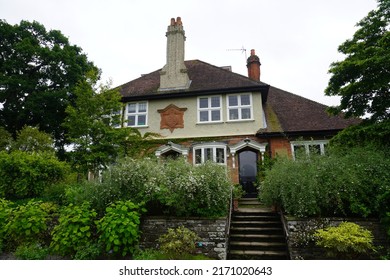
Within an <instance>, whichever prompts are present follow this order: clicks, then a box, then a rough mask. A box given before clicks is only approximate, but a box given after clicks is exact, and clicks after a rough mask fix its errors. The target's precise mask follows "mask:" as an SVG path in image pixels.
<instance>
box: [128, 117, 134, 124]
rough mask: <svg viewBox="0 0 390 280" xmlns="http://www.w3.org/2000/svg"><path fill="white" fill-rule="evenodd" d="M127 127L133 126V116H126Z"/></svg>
mask: <svg viewBox="0 0 390 280" xmlns="http://www.w3.org/2000/svg"><path fill="white" fill-rule="evenodd" d="M127 125H128V126H135V116H128V118H127Z"/></svg>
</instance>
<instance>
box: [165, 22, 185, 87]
mask: <svg viewBox="0 0 390 280" xmlns="http://www.w3.org/2000/svg"><path fill="white" fill-rule="evenodd" d="M166 36H167V63H166V64H165V66H164V67H163V69H162V70H161V72H160V88H159V90H160V91H164V90H165V91H166V90H175V89H186V88H188V87H189V85H190V79H189V78H188V74H187V68H186V66H185V65H184V41H185V40H186V37H185V35H184V29H183V23H182V21H181V18H180V17H178V18H177V19H176V20H175V19H174V18H172V19H171V24H170V25H169V26H168V31H167V33H166Z"/></svg>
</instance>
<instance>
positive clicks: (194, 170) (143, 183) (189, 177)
mask: <svg viewBox="0 0 390 280" xmlns="http://www.w3.org/2000/svg"><path fill="white" fill-rule="evenodd" d="M230 187H231V182H230V181H229V178H228V177H227V175H226V168H225V167H223V166H219V165H217V164H213V163H210V162H208V163H206V164H204V165H201V166H192V165H191V164H189V163H187V162H185V161H184V160H181V159H178V160H168V161H166V162H164V163H159V162H158V161H156V160H153V159H149V158H145V159H141V160H135V159H131V158H126V159H124V160H122V161H120V162H119V163H118V164H116V165H114V166H111V167H110V168H109V169H108V170H107V171H106V172H104V173H103V180H102V183H99V182H93V183H91V182H89V183H83V184H82V185H74V186H71V187H69V188H67V190H66V197H67V200H68V201H69V202H71V203H75V204H79V203H81V202H82V201H88V202H90V203H91V205H92V206H93V207H94V208H95V209H97V210H98V211H99V213H103V210H104V209H105V208H106V207H107V206H108V205H109V204H110V203H113V202H115V201H117V200H119V199H121V200H131V201H133V202H134V203H145V204H146V205H158V206H162V207H160V208H159V210H161V208H162V209H163V210H162V211H164V213H168V214H169V213H170V214H174V215H176V216H190V215H193V216H206V217H211V216H224V215H226V214H227V210H228V209H227V208H228V200H229V195H230ZM159 213H161V211H159Z"/></svg>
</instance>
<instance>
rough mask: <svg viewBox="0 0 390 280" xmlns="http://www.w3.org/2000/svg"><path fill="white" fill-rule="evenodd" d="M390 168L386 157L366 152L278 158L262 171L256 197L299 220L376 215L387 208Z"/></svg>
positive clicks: (389, 191)
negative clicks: (294, 159)
mask: <svg viewBox="0 0 390 280" xmlns="http://www.w3.org/2000/svg"><path fill="white" fill-rule="evenodd" d="M389 170H390V158H389V157H386V155H385V154H384V153H381V152H379V151H375V150H371V149H368V148H365V149H360V148H356V149H351V150H349V151H348V153H344V154H339V153H331V154H329V155H327V156H311V157H310V158H303V159H301V160H297V161H293V160H290V159H280V160H278V161H277V162H276V163H275V164H274V166H273V168H272V169H271V170H269V171H267V172H266V178H265V180H264V182H263V184H262V185H261V187H260V192H259V193H260V199H262V200H263V201H264V202H265V203H266V204H269V205H271V204H277V205H280V206H282V207H283V208H284V209H285V210H286V212H287V213H289V214H290V215H294V216H298V217H308V216H319V215H321V216H351V215H352V216H358V217H368V216H380V215H381V214H383V213H385V212H386V211H389V208H390V205H389V203H388V201H389V199H390V177H389V176H388V173H389Z"/></svg>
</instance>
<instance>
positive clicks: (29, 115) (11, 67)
mask: <svg viewBox="0 0 390 280" xmlns="http://www.w3.org/2000/svg"><path fill="white" fill-rule="evenodd" d="M0 34H1V44H0V53H1V56H0V103H2V104H3V106H4V107H3V108H2V109H0V125H3V126H4V127H5V128H6V129H7V130H8V131H9V132H11V133H12V134H13V136H15V135H16V132H17V131H19V130H20V129H21V128H22V127H23V126H25V125H31V126H39V127H40V128H41V129H43V130H44V131H45V132H47V133H50V134H52V135H53V136H54V138H55V139H56V142H57V146H58V147H61V146H63V144H64V143H65V138H64V137H65V134H66V133H65V130H64V127H62V126H61V125H59V124H61V123H62V122H63V121H64V119H65V116H66V113H65V108H66V107H67V105H68V104H69V103H71V102H73V90H74V87H75V85H76V83H77V82H78V81H80V80H83V79H85V74H86V73H87V72H88V71H90V70H91V69H96V67H95V66H94V65H93V63H92V62H89V61H88V60H87V56H86V55H85V54H84V53H83V51H82V49H81V48H80V47H78V46H75V45H70V43H69V40H68V38H66V36H64V35H63V34H62V33H61V32H60V31H58V30H50V31H47V30H46V29H45V27H44V26H43V25H41V24H40V23H38V22H36V21H34V22H28V21H21V22H20V24H16V25H10V24H8V23H7V22H6V21H4V20H0Z"/></svg>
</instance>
